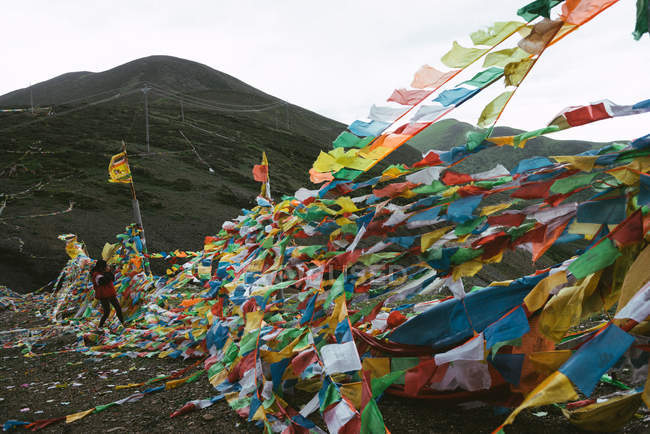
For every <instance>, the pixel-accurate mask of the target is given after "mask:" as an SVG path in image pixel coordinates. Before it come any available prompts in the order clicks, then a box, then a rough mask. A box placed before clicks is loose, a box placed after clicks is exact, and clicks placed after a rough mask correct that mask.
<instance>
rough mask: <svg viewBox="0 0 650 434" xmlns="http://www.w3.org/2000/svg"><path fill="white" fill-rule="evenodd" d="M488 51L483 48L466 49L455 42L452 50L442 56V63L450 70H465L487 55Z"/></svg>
mask: <svg viewBox="0 0 650 434" xmlns="http://www.w3.org/2000/svg"><path fill="white" fill-rule="evenodd" d="M487 51H488V49H487V48H486V49H483V48H465V47H463V46H461V45H460V44H458V42H456V41H454V45H453V46H452V48H451V50H449V52H448V53H447V54H445V55H444V56H442V59H440V60H442V63H444V64H445V65H446V66H448V67H450V68H464V67H466V66H467V65H469V64H470V63H472V62H474V61H475V60H476V59H478V58H479V57H481V56H482V55H483V54H485V53H486V52H487Z"/></svg>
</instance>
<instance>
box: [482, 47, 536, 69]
mask: <svg viewBox="0 0 650 434" xmlns="http://www.w3.org/2000/svg"><path fill="white" fill-rule="evenodd" d="M528 56H530V54H528V53H526V52H525V51H524V50H522V49H521V48H519V47H515V48H506V49H505V50H499V51H494V52H492V53H489V54H488V55H487V56H485V60H484V61H483V67H484V68H487V67H488V66H500V67H502V68H503V67H504V66H506V65H507V64H508V63H511V62H518V61H519V60H521V59H525V58H526V57H528Z"/></svg>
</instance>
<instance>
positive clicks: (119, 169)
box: [108, 152, 131, 184]
mask: <svg viewBox="0 0 650 434" xmlns="http://www.w3.org/2000/svg"><path fill="white" fill-rule="evenodd" d="M108 177H109V179H108V182H113V183H122V184H128V183H130V182H131V169H130V168H129V161H128V160H127V159H126V152H120V153H119V154H115V155H113V156H112V157H111V161H110V163H109V164H108Z"/></svg>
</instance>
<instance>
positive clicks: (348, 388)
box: [341, 381, 362, 410]
mask: <svg viewBox="0 0 650 434" xmlns="http://www.w3.org/2000/svg"><path fill="white" fill-rule="evenodd" d="M361 387H362V386H361V382H360V381H358V382H356V383H347V384H342V385H341V395H343V396H345V397H346V398H347V399H349V400H350V402H352V405H354V408H356V409H357V410H361V393H362V389H361Z"/></svg>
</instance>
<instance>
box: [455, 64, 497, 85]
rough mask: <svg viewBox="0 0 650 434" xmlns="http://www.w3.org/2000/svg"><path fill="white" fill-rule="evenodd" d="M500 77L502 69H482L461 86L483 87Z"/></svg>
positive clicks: (493, 67) (494, 67)
mask: <svg viewBox="0 0 650 434" xmlns="http://www.w3.org/2000/svg"><path fill="white" fill-rule="evenodd" d="M502 75H503V69H501V68H497V67H496V66H492V67H490V68H488V69H484V70H483V71H481V72H479V73H478V74H476V75H475V76H474V77H472V78H471V79H469V80H467V81H464V82H463V83H461V84H471V85H472V86H476V87H483V86H485V85H487V84H489V83H492V82H493V81H494V80H496V79H498V78H499V77H501V76H502Z"/></svg>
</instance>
